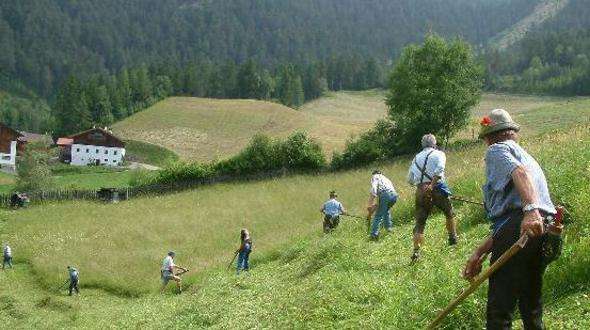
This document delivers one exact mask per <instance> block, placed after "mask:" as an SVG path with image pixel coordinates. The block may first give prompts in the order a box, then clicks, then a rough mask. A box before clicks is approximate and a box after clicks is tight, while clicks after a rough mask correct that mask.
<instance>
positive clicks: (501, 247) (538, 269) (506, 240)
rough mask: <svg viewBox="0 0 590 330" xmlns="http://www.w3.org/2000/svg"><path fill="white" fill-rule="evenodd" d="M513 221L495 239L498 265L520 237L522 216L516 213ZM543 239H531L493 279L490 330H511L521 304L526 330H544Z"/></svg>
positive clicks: (489, 298)
mask: <svg viewBox="0 0 590 330" xmlns="http://www.w3.org/2000/svg"><path fill="white" fill-rule="evenodd" d="M510 218H511V219H510V220H509V221H508V222H506V224H504V226H503V227H502V228H500V229H499V231H498V233H497V234H496V235H495V236H494V242H493V245H492V257H491V260H490V262H494V261H496V259H498V258H499V257H500V256H501V255H502V254H503V253H504V252H505V251H506V250H508V249H509V248H510V247H511V246H512V245H513V244H514V243H515V242H516V241H517V240H518V238H519V237H520V224H521V222H522V218H523V214H522V212H520V211H518V212H513V213H512V214H511V215H510ZM541 248H542V246H541V239H540V238H534V239H529V241H528V243H527V244H526V245H525V247H524V249H522V250H521V251H519V252H518V253H517V254H516V255H515V256H514V257H512V259H510V260H509V261H508V262H507V263H506V264H505V265H504V266H502V267H501V268H500V269H498V270H497V271H496V272H495V273H494V274H493V275H492V276H491V277H490V285H489V289H488V305H487V329H488V330H496V329H511V327H512V318H513V314H514V309H515V308H516V304H517V303H518V308H519V310H520V315H521V317H522V322H523V325H524V328H525V329H526V330H528V329H543V328H544V327H543V303H542V299H541V298H542V297H541V289H542V288H543V273H544V270H545V269H544V267H543V266H542V264H541V255H542V254H541V252H542V250H541Z"/></svg>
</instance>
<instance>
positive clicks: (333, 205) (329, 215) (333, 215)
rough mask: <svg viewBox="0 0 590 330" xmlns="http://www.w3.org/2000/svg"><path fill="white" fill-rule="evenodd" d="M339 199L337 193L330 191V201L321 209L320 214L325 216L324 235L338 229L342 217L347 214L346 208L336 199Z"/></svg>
mask: <svg viewBox="0 0 590 330" xmlns="http://www.w3.org/2000/svg"><path fill="white" fill-rule="evenodd" d="M337 197H338V194H336V191H334V190H332V191H330V199H329V200H328V201H327V202H325V203H324V205H322V207H321V208H320V212H321V213H322V214H323V215H324V233H326V234H327V233H329V232H331V231H332V230H333V229H334V228H336V227H338V224H339V223H340V215H342V214H346V210H345V209H344V206H342V203H340V202H339V201H338V200H337V199H336V198H337Z"/></svg>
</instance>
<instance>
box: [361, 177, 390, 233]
mask: <svg viewBox="0 0 590 330" xmlns="http://www.w3.org/2000/svg"><path fill="white" fill-rule="evenodd" d="M377 201H379V203H378V204H377ZM395 202H397V193H396V192H395V188H394V187H393V183H391V180H389V179H388V178H387V177H386V176H385V175H383V173H381V171H379V170H375V171H373V175H372V176H371V190H370V193H369V203H368V204H369V205H368V206H367V211H368V212H369V214H373V213H375V216H374V217H373V221H372V222H371V239H373V240H377V239H378V238H379V227H380V226H381V223H384V226H385V229H386V230H387V232H391V231H392V230H393V222H392V220H391V214H390V211H389V210H390V209H391V208H392V207H393V205H394V204H395Z"/></svg>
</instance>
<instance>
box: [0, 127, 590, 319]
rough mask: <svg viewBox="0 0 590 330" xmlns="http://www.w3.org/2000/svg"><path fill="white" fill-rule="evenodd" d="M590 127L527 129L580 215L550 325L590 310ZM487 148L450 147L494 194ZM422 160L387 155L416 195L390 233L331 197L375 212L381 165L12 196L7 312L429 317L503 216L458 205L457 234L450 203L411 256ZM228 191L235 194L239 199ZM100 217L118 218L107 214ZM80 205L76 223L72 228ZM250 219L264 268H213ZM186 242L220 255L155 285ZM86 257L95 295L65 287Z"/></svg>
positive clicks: (406, 193) (558, 190) (460, 313)
mask: <svg viewBox="0 0 590 330" xmlns="http://www.w3.org/2000/svg"><path fill="white" fill-rule="evenodd" d="M525 129H526V128H525ZM588 132H589V127H588V126H583V127H578V128H572V129H570V130H568V131H567V132H563V133H558V134H556V133H554V134H550V135H545V136H541V137H539V138H533V139H528V140H526V141H524V144H525V145H526V147H527V148H528V149H529V150H530V151H531V153H533V154H534V155H535V156H536V157H537V158H538V159H539V161H540V162H541V164H543V166H544V167H545V170H546V172H547V174H548V179H549V181H550V185H551V188H552V193H553V198H554V200H555V201H556V202H557V203H563V204H565V205H566V206H567V207H568V211H569V216H570V217H569V218H568V219H567V226H568V227H567V238H566V247H565V250H564V254H563V256H562V257H561V259H560V260H559V261H557V262H556V263H555V264H552V265H551V266H550V268H549V270H548V272H547V275H546V286H545V292H544V294H545V300H546V302H547V304H546V310H547V318H546V320H547V325H548V327H549V328H561V329H580V328H585V327H588V326H590V323H589V320H590V318H589V317H588V316H590V310H589V308H588V306H589V305H588V303H589V302H590V301H589V300H590V299H589V297H588V295H589V294H590V287H589V286H588V283H590V241H589V238H588V235H587V234H586V233H587V232H588V230H590V223H589V222H588V219H589V218H590V217H589V214H588V210H587V208H586V205H587V204H588V203H590V191H589V190H588V187H589V186H590V175H589V173H588V171H587V166H588V164H589V163H590V139H589V134H588ZM483 151H484V148H483V146H477V147H472V148H467V149H465V150H463V151H460V152H453V153H450V154H449V161H450V163H449V178H451V183H452V185H453V188H454V189H455V192H456V193H458V194H461V195H468V196H477V194H479V188H478V186H479V185H480V184H481V180H482V178H481V171H482V168H481V167H482V163H481V155H482V154H483ZM555 159H559V160H560V162H555V161H554V160H555ZM407 162H408V160H407V159H402V160H398V161H396V162H393V163H391V164H387V165H385V166H383V168H384V170H385V171H386V173H387V174H388V175H390V176H391V177H392V179H393V180H394V182H396V183H398V187H399V191H400V193H401V199H400V202H399V203H398V204H397V205H396V206H395V208H394V211H393V212H394V213H393V214H394V219H395V231H394V233H393V234H391V235H386V236H384V237H383V239H382V240H380V241H379V242H376V243H375V242H370V241H368V240H367V234H366V232H365V230H366V229H365V228H366V227H365V226H364V223H363V222H362V221H357V220H351V219H344V221H343V222H342V224H341V226H340V227H339V228H338V229H337V230H336V231H335V232H334V233H333V234H332V235H328V236H324V235H322V234H320V225H319V219H318V214H317V204H319V203H321V201H323V199H324V195H325V193H326V191H328V190H329V189H332V188H336V189H337V190H338V191H340V193H341V196H342V200H343V201H344V203H345V205H347V206H349V208H350V210H351V212H353V213H358V214H361V212H362V205H363V202H362V201H363V200H364V197H365V196H366V189H364V188H363V187H364V186H366V181H367V178H368V174H367V173H369V169H360V170H356V171H350V172H344V173H339V174H334V175H328V176H298V177H292V178H286V179H282V180H271V181H265V182H256V183H246V184H231V185H220V186H216V187H210V188H205V189H202V190H199V191H194V192H186V193H182V194H177V195H172V196H166V197H163V198H146V199H143V200H136V201H132V202H129V203H125V204H119V205H95V204H92V203H75V204H57V205H51V206H48V207H40V208H32V209H29V210H26V211H24V212H18V213H16V212H11V213H10V219H6V220H4V221H0V233H1V238H2V239H3V240H9V241H10V242H11V243H13V247H14V251H15V252H16V251H18V255H17V258H16V265H17V269H16V271H14V272H12V271H6V272H0V280H2V281H3V283H5V284H4V286H3V291H2V293H0V321H2V322H3V323H2V324H4V325H6V326H17V327H32V326H43V327H51V328H62V327H81V328H105V327H117V328H137V327H142V328H161V327H174V328H197V327H198V328H201V327H215V328H237V329H245V328H309V327H314V328H320V327H328V328H334V327H344V328H358V327H370V328H397V329H415V328H424V326H425V325H426V324H427V322H428V321H429V320H430V319H432V317H433V316H434V315H435V314H436V312H437V311H438V310H440V309H441V308H443V307H444V306H445V305H446V303H448V302H449V301H450V300H451V299H452V298H453V296H454V295H455V294H456V293H457V292H458V291H459V290H460V288H462V287H464V286H465V285H466V283H465V282H464V281H463V280H461V279H460V277H459V275H458V274H459V271H460V270H461V267H462V265H463V264H464V262H465V260H466V258H467V256H468V255H469V252H470V250H471V249H472V248H473V247H474V246H475V245H476V244H477V243H478V242H479V241H480V240H481V239H482V238H483V237H484V236H485V235H486V234H487V231H488V224H487V223H486V222H485V220H484V216H483V212H482V211H481V210H479V209H478V208H476V207H473V206H469V205H457V213H458V220H459V224H460V225H459V230H460V233H461V240H460V244H459V245H458V246H457V247H455V248H449V247H447V246H446V242H445V233H444V225H443V219H442V217H441V216H440V215H438V216H436V217H435V218H434V219H432V220H431V221H429V226H428V229H427V244H426V247H425V250H424V254H423V259H422V260H421V261H420V262H419V263H418V264H416V265H414V266H409V265H408V263H409V253H410V251H411V228H412V225H411V224H410V223H411V221H412V220H411V219H412V198H411V196H412V190H411V188H409V187H408V186H407V185H403V184H401V182H403V181H402V180H403V177H404V174H405V169H406V166H407ZM563 164H568V166H563ZM248 196H250V198H248ZM252 196H256V198H251V197H252ZM226 200H230V201H232V203H233V206H234V207H233V208H230V209H228V208H224V207H223V205H224V203H223V202H224V201H226ZM287 204H288V205H289V207H288V208H284V207H283V206H284V205H287ZM66 214H67V215H68V216H64V215H66ZM2 215H3V216H6V215H7V214H5V213H2ZM41 215H43V216H41ZM99 217H100V218H101V219H103V220H102V221H94V220H93V219H97V218H99ZM73 219H75V220H73ZM120 219H126V221H120ZM72 221H76V224H77V231H76V233H71V232H70V228H71V225H72ZM241 226H248V227H249V228H251V229H252V233H253V235H254V240H255V241H254V242H255V245H256V250H255V252H254V254H253V258H254V259H253V261H252V264H253V267H254V268H253V269H252V271H251V272H250V273H249V274H244V275H243V276H240V277H235V275H233V272H231V271H230V272H228V271H226V270H225V267H224V266H222V267H223V268H222V267H219V268H205V267H207V266H211V265H215V264H217V265H222V264H224V263H227V262H228V261H229V259H230V258H231V251H232V249H233V248H235V246H234V245H235V244H233V243H235V238H236V237H233V236H235V235H233V234H237V232H236V231H235V230H234V229H236V230H237V228H240V227H241ZM230 227H231V228H230ZM220 228H222V230H219V229H220ZM213 236H214V237H215V239H214V240H212V239H211V237H213ZM232 237H233V239H232ZM105 242H109V243H108V244H105ZM281 242H283V243H281ZM284 242H288V245H285V244H284ZM171 246H173V247H174V248H175V249H176V250H177V252H178V259H177V261H178V262H179V263H181V264H183V265H185V266H188V267H189V268H191V269H193V270H200V269H205V270H204V271H201V272H199V273H198V274H197V275H196V276H189V277H185V280H187V281H186V282H187V283H188V284H189V285H190V287H189V289H188V290H187V292H186V293H185V294H184V295H182V296H179V297H171V296H169V295H163V296H162V295H157V294H146V293H148V292H155V290H156V289H157V285H158V281H157V269H158V268H157V267H158V262H159V257H161V254H162V253H163V251H166V250H167V249H169V248H170V247H171ZM207 255H209V256H208V257H207ZM206 258H209V260H211V261H212V263H211V264H209V265H208V264H207V263H206V262H205V260H206ZM70 263H75V264H76V265H77V266H79V267H80V269H82V274H83V278H82V285H83V291H82V295H81V296H79V297H75V298H66V297H63V296H61V295H58V294H55V293H54V291H53V290H51V288H53V287H54V286H55V287H57V285H59V284H60V279H61V277H62V276H64V275H65V271H64V265H65V264H70ZM48 289H49V290H48ZM103 290H106V291H107V292H105V291H103ZM484 297H485V285H484V286H483V287H482V288H480V289H479V290H478V291H477V293H476V294H475V295H474V296H472V297H471V298H469V299H468V300H467V301H466V302H465V303H463V304H462V305H461V306H460V307H459V308H458V309H457V311H456V312H455V313H453V314H452V315H451V316H450V317H449V318H448V319H447V320H446V322H445V323H444V327H445V328H446V329H473V328H481V327H482V322H483V313H484V310H485V308H484V305H485V300H484ZM162 310H166V313H164V314H162ZM564 311H567V313H564Z"/></svg>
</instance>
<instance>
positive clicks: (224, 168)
mask: <svg viewBox="0 0 590 330" xmlns="http://www.w3.org/2000/svg"><path fill="white" fill-rule="evenodd" d="M280 167H281V161H280V158H279V153H278V146H277V143H276V142H274V141H273V140H272V139H270V138H269V137H267V136H265V135H262V134H257V135H255V136H254V137H253V138H252V141H250V144H248V146H247V147H246V149H244V150H243V151H242V152H240V153H239V154H237V155H236V156H234V157H232V158H229V159H227V160H224V161H220V162H218V163H217V164H215V165H214V168H215V171H216V172H217V174H220V175H240V174H252V173H259V172H265V171H271V170H274V169H277V168H280Z"/></svg>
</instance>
